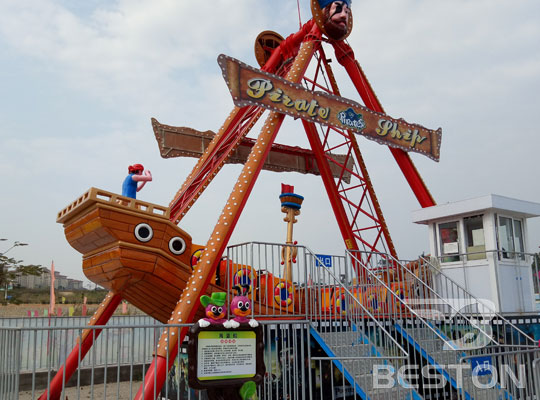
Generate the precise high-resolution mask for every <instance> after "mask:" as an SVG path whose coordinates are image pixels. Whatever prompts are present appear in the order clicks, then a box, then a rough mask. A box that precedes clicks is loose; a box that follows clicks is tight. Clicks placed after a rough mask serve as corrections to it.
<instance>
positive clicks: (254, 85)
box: [247, 78, 274, 99]
mask: <svg viewBox="0 0 540 400" xmlns="http://www.w3.org/2000/svg"><path fill="white" fill-rule="evenodd" d="M247 84H248V87H249V89H248V90H247V94H248V96H249V97H251V98H253V99H261V98H262V97H264V95H265V94H266V92H269V91H270V90H272V89H273V88H274V85H273V84H272V81H270V80H268V79H261V78H254V79H250V80H249V81H248V83H247Z"/></svg>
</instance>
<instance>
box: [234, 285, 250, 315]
mask: <svg viewBox="0 0 540 400" xmlns="http://www.w3.org/2000/svg"><path fill="white" fill-rule="evenodd" d="M249 288H250V285H241V286H234V287H233V289H234V290H236V291H237V294H236V295H235V296H234V297H233V299H232V301H231V313H232V314H234V316H235V317H234V320H235V321H237V322H247V321H248V320H249V319H248V316H249V315H250V314H251V300H250V299H249V297H248V293H249Z"/></svg>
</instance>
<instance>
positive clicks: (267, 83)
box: [246, 78, 330, 120]
mask: <svg viewBox="0 0 540 400" xmlns="http://www.w3.org/2000/svg"><path fill="white" fill-rule="evenodd" d="M247 86H248V89H247V90H246V93H247V95H248V96H249V97H251V98H252V99H255V100H259V99H262V98H263V97H264V96H267V97H268V99H269V100H270V101H271V102H272V103H278V104H283V105H284V106H285V107H288V108H294V109H295V110H296V111H298V112H299V113H302V112H304V113H306V114H307V115H309V116H310V117H311V118H317V117H320V118H322V119H323V120H327V119H328V116H329V115H330V107H321V106H320V105H319V103H318V102H317V100H315V99H312V100H311V101H308V100H304V99H296V100H294V99H292V98H291V97H290V96H289V95H288V94H286V93H285V92H284V91H283V89H280V88H277V89H275V90H274V84H273V83H272V81H271V80H269V79H262V78H253V79H250V80H249V81H248V82H247Z"/></svg>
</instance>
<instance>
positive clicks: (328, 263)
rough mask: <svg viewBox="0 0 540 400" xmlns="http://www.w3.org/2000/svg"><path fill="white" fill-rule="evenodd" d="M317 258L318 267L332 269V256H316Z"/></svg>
mask: <svg viewBox="0 0 540 400" xmlns="http://www.w3.org/2000/svg"><path fill="white" fill-rule="evenodd" d="M315 257H316V258H315V266H316V267H326V268H332V256H327V255H325V254H315Z"/></svg>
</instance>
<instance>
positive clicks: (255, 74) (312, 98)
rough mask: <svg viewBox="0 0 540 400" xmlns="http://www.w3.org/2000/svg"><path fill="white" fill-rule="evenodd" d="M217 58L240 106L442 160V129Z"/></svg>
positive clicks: (232, 93) (226, 59)
mask: <svg viewBox="0 0 540 400" xmlns="http://www.w3.org/2000/svg"><path fill="white" fill-rule="evenodd" d="M218 63H219V65H220V67H221V69H222V71H223V77H224V79H225V81H226V82H227V85H228V86H229V90H230V92H231V95H232V98H233V101H234V104H235V105H236V106H238V107H244V106H249V105H255V106H259V107H263V108H266V109H269V110H272V111H276V112H279V113H283V114H286V115H290V116H292V117H294V118H302V119H304V120H306V121H310V122H314V123H320V124H323V125H326V126H332V127H336V128H339V129H344V130H348V131H352V132H355V133H357V134H360V135H362V136H365V137H366V138H368V139H370V140H374V141H376V142H378V143H380V144H384V145H387V146H391V147H396V148H399V149H402V150H404V151H408V152H409V151H411V152H416V153H420V154H423V155H425V156H427V157H429V158H431V159H433V160H435V161H439V157H440V146H441V136H442V130H441V128H439V129H437V130H431V129H427V128H425V127H423V126H421V125H418V124H412V123H408V122H406V121H405V120H403V119H396V118H392V117H390V116H388V115H386V114H381V113H378V112H375V111H372V110H370V109H369V108H367V107H364V106H362V105H360V104H358V103H356V102H354V101H352V100H349V99H346V98H343V97H338V96H334V95H332V94H328V93H323V92H318V91H311V90H308V89H306V88H304V87H303V86H301V85H298V84H295V83H292V82H290V81H288V80H286V79H283V78H281V77H280V76H277V75H274V74H270V73H267V72H264V71H261V70H259V69H256V68H253V67H250V66H249V65H246V64H244V63H242V62H241V61H238V60H236V59H234V58H232V57H228V56H226V55H223V54H221V55H220V56H219V57H218Z"/></svg>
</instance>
